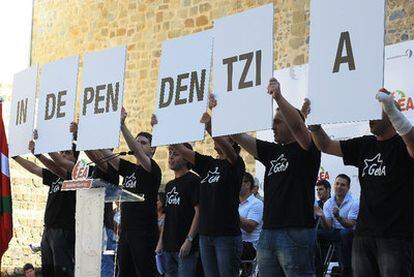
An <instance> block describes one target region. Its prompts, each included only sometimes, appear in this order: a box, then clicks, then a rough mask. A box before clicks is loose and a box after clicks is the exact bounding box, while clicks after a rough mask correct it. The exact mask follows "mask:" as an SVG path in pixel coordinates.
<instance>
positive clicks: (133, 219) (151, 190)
mask: <svg viewBox="0 0 414 277" xmlns="http://www.w3.org/2000/svg"><path fill="white" fill-rule="evenodd" d="M118 172H119V175H121V176H123V177H124V182H123V189H126V190H128V191H130V192H132V193H135V194H144V197H145V201H144V202H123V203H121V228H122V230H131V229H132V230H137V229H141V230H142V229H146V230H149V229H151V230H158V229H157V228H158V227H157V226H158V225H157V194H158V189H159V187H160V183H161V169H160V167H159V166H158V164H157V163H156V162H155V161H154V160H152V159H151V172H148V171H146V170H145V169H144V168H143V167H142V166H141V165H136V164H135V163H131V162H128V161H126V160H123V159H120V161H119V171H118Z"/></svg>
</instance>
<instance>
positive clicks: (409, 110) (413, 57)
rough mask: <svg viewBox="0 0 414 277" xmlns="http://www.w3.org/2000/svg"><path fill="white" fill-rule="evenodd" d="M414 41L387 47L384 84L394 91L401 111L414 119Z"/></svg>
mask: <svg viewBox="0 0 414 277" xmlns="http://www.w3.org/2000/svg"><path fill="white" fill-rule="evenodd" d="M413 72H414V41H413V40H411V41H406V42H402V43H398V44H394V45H390V46H387V47H385V76H384V79H385V81H384V86H385V88H386V89H388V90H389V91H392V92H393V93H394V97H395V99H396V100H397V101H398V104H400V108H401V111H402V112H403V113H404V115H405V116H406V117H408V118H410V119H411V120H413V119H414V103H413V98H412V97H413V96H414V78H413Z"/></svg>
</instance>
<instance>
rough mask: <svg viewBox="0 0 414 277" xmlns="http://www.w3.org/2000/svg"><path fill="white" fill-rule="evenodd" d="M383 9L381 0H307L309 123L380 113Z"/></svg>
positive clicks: (342, 119) (354, 119)
mask: <svg viewBox="0 0 414 277" xmlns="http://www.w3.org/2000/svg"><path fill="white" fill-rule="evenodd" d="M384 10H385V0H364V1H360V0H347V1H343V0H312V1H311V15H310V43H309V47H310V50H309V98H310V100H311V101H312V113H311V115H310V116H309V120H308V123H309V124H321V123H339V122H352V121H363V120H370V119H379V118H381V106H380V105H378V102H377V101H375V98H374V96H375V94H376V92H377V91H378V90H379V89H380V88H381V87H382V86H383V75H384V33H385V32H384V29H385V28H384V25H385V11H384ZM351 111H352V112H351ZM328 115H329V116H328Z"/></svg>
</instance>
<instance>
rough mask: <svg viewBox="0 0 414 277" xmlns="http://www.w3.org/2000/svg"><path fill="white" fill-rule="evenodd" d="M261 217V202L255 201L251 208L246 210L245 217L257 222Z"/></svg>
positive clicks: (259, 221)
mask: <svg viewBox="0 0 414 277" xmlns="http://www.w3.org/2000/svg"><path fill="white" fill-rule="evenodd" d="M262 218H263V203H262V201H260V200H259V201H255V203H254V205H252V207H251V209H250V210H249V211H248V213H247V216H246V219H250V220H253V221H255V222H256V223H257V224H260V223H261V222H262Z"/></svg>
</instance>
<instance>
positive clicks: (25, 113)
mask: <svg viewBox="0 0 414 277" xmlns="http://www.w3.org/2000/svg"><path fill="white" fill-rule="evenodd" d="M37 72H38V66H37V65H34V66H32V67H30V68H28V69H26V70H23V71H21V72H19V73H16V74H15V75H14V80H13V94H12V95H13V96H12V102H11V109H10V110H11V115H10V123H9V154H10V157H14V156H18V155H23V154H27V153H29V152H30V151H29V149H28V146H29V141H30V140H31V139H32V133H33V123H34V116H35V105H36V84H37Z"/></svg>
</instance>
